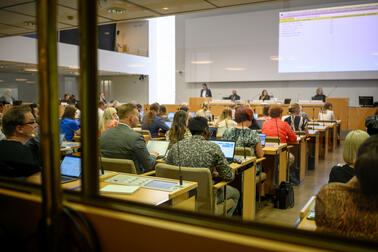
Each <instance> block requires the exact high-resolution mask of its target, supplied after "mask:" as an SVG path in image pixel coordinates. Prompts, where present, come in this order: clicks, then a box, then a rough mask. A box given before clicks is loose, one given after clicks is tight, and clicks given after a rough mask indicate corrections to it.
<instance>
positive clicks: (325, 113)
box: [318, 102, 335, 121]
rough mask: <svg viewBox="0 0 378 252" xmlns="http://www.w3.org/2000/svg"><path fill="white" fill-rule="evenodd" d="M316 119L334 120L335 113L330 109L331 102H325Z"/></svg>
mask: <svg viewBox="0 0 378 252" xmlns="http://www.w3.org/2000/svg"><path fill="white" fill-rule="evenodd" d="M318 119H319V120H320V121H334V120H335V113H333V111H332V104H331V103H329V102H326V103H325V104H324V107H323V108H322V110H321V111H320V112H319V115H318Z"/></svg>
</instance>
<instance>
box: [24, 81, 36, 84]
mask: <svg viewBox="0 0 378 252" xmlns="http://www.w3.org/2000/svg"><path fill="white" fill-rule="evenodd" d="M26 83H29V84H33V83H35V81H27V82H26Z"/></svg>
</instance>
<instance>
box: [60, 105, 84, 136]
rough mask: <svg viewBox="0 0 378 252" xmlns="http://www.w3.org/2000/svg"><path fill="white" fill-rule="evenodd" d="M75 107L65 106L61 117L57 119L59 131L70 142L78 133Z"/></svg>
mask: <svg viewBox="0 0 378 252" xmlns="http://www.w3.org/2000/svg"><path fill="white" fill-rule="evenodd" d="M75 113H76V108H75V107H74V106H67V107H66V108H65V109H64V113H63V116H62V118H61V119H59V126H60V133H62V134H65V139H66V141H69V142H72V138H73V137H74V136H75V135H80V127H79V125H78V123H77V122H76V121H75Z"/></svg>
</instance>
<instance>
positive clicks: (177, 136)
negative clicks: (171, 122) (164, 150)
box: [175, 124, 182, 186]
mask: <svg viewBox="0 0 378 252" xmlns="http://www.w3.org/2000/svg"><path fill="white" fill-rule="evenodd" d="M175 130H176V139H177V158H178V167H179V180H180V186H182V172H181V159H180V144H179V136H180V134H179V128H178V126H177V124H176V125H175Z"/></svg>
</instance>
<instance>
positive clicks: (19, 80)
mask: <svg viewBox="0 0 378 252" xmlns="http://www.w3.org/2000/svg"><path fill="white" fill-rule="evenodd" d="M27 80H28V79H16V81H27Z"/></svg>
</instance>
